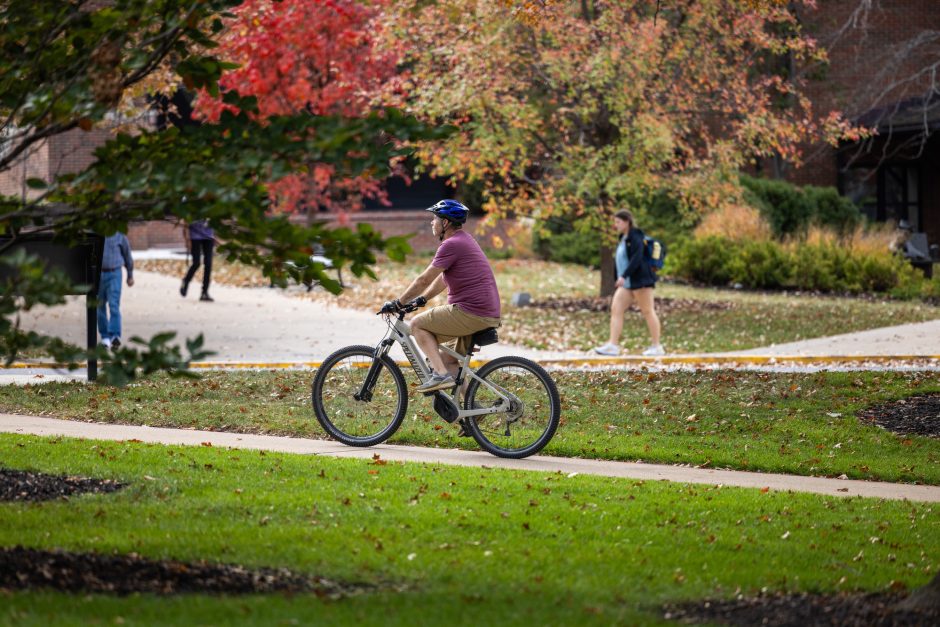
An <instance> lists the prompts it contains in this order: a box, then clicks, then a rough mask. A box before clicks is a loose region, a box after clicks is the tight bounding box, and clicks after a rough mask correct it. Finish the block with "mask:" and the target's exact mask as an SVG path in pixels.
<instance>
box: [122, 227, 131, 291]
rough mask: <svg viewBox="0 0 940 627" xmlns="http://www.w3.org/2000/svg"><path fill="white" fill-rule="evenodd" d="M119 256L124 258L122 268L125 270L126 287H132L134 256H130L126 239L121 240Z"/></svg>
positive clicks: (129, 248)
mask: <svg viewBox="0 0 940 627" xmlns="http://www.w3.org/2000/svg"><path fill="white" fill-rule="evenodd" d="M120 249H121V256H122V257H123V258H124V267H126V268H127V285H128V286H132V285H134V256H133V255H132V254H131V243H130V242H129V241H128V239H127V237H126V236H125V237H122V238H121V244H120Z"/></svg>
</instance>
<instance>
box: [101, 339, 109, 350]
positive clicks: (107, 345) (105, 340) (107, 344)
mask: <svg viewBox="0 0 940 627" xmlns="http://www.w3.org/2000/svg"><path fill="white" fill-rule="evenodd" d="M101 345H102V346H104V347H105V348H111V338H109V337H104V338H101Z"/></svg>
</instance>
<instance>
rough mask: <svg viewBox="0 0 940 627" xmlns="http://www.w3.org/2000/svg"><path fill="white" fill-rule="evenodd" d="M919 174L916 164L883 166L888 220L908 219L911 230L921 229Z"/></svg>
mask: <svg viewBox="0 0 940 627" xmlns="http://www.w3.org/2000/svg"><path fill="white" fill-rule="evenodd" d="M919 178H920V177H919V176H918V171H917V167H916V166H914V165H907V164H906V165H889V166H886V167H884V168H883V175H882V179H883V181H884V184H883V189H884V204H883V207H884V215H883V216H880V219H882V220H885V221H888V222H898V221H900V220H907V223H908V224H910V225H911V230H913V231H915V232H916V231H919V230H920V194H919V193H918V187H919Z"/></svg>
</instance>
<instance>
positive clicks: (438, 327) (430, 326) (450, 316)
mask: <svg viewBox="0 0 940 627" xmlns="http://www.w3.org/2000/svg"><path fill="white" fill-rule="evenodd" d="M419 320H420V321H421V322H420V324H419V325H418V326H420V327H421V328H422V329H426V330H428V331H430V332H431V333H433V334H434V335H435V336H437V342H438V343H439V344H445V345H448V346H449V347H450V348H453V350H455V351H457V352H458V353H460V354H461V355H466V354H467V351H468V350H470V337H471V336H472V335H473V334H474V333H476V332H477V331H482V330H483V329H489V328H490V327H498V326H499V325H500V320H499V318H487V317H484V316H475V315H473V314H470V313H467V312H465V311H463V310H462V309H460V308H459V307H457V305H440V306H439V307H433V308H431V309H429V310H427V311H425V312H424V313H423V314H420V315H418V316H415V317H414V319H412V321H411V323H412V324H414V323H415V322H418V321H419Z"/></svg>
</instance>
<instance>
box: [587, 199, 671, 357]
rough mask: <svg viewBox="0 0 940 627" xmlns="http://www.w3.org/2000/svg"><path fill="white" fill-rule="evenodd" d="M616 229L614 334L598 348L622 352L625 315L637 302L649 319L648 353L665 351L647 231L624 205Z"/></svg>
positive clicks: (597, 350)
mask: <svg viewBox="0 0 940 627" xmlns="http://www.w3.org/2000/svg"><path fill="white" fill-rule="evenodd" d="M614 230H615V231H616V232H617V233H618V235H619V236H620V238H619V241H618V243H617V250H616V253H615V255H614V264H615V266H616V268H617V283H616V289H615V290H614V296H613V298H612V299H611V302H610V337H609V338H608V340H607V343H606V344H601V345H600V346H598V347H596V348H595V349H594V352H595V353H598V354H599V355H607V356H610V357H614V356H617V355H619V354H620V334H621V332H622V331H623V317H624V314H625V313H626V312H627V310H628V309H629V308H630V306H631V305H632V304H634V303H636V305H637V307H639V308H640V313H642V314H643V318H644V319H645V320H646V327H647V329H648V330H649V334H650V347H649V348H647V349H646V350H645V351H643V355H644V356H645V357H655V356H659V355H665V354H666V351H665V350H664V349H663V346H662V344H660V343H659V334H660V330H661V326H660V323H659V316H657V315H656V307H655V303H654V299H653V288H655V287H656V274H655V273H654V271H653V269H652V268H651V267H650V264H649V262H648V261H647V260H646V255H645V254H644V252H645V251H644V245H643V239H644V235H643V231H641V230H640V229H639V228H637V226H636V224H635V223H634V220H633V214H632V213H630V212H629V211H627V210H626V209H623V210H621V211H618V212H617V213H615V214H614Z"/></svg>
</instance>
